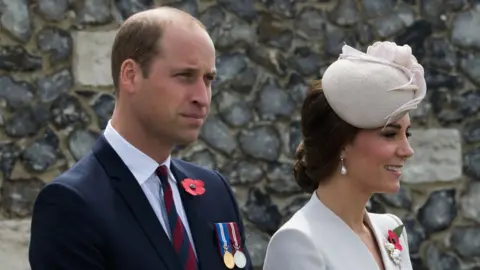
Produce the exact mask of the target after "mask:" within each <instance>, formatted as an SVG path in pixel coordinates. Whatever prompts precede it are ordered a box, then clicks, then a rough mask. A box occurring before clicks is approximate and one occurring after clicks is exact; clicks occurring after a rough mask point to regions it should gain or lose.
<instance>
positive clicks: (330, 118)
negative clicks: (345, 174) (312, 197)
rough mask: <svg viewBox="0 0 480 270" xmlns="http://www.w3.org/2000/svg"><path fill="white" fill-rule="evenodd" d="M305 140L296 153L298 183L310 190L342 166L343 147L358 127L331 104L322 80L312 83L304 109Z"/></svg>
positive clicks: (295, 171)
mask: <svg viewBox="0 0 480 270" xmlns="http://www.w3.org/2000/svg"><path fill="white" fill-rule="evenodd" d="M301 118H302V120H301V129H302V134H303V141H302V142H301V143H300V145H299V146H298V148H297V151H296V153H295V158H296V162H295V165H294V168H293V172H294V176H295V180H296V181H297V183H298V185H299V186H300V187H301V188H302V189H303V190H304V191H305V192H308V193H312V192H313V191H315V189H317V187H318V185H319V184H320V182H322V181H324V180H326V179H327V178H328V177H330V176H331V175H332V174H333V173H334V171H335V170H336V169H339V165H340V154H341V152H342V148H343V147H344V146H345V145H346V144H347V143H348V142H350V141H352V140H353V139H354V138H355V136H356V134H357V133H358V130H359V129H358V128H356V127H354V126H352V125H350V124H347V123H346V122H345V121H343V120H342V119H340V118H339V117H338V116H337V115H336V114H335V112H334V111H333V110H332V108H331V107H330V105H329V104H328V102H327V100H326V98H325V95H324V93H323V89H322V83H321V81H315V82H314V83H313V84H312V86H311V87H310V89H309V91H308V93H307V97H306V98H305V100H304V102H303V106H302V111H301Z"/></svg>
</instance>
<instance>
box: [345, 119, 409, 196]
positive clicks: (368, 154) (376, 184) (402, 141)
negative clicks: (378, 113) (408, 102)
mask: <svg viewBox="0 0 480 270" xmlns="http://www.w3.org/2000/svg"><path fill="white" fill-rule="evenodd" d="M409 128H410V117H409V116H408V115H405V116H404V117H402V118H400V119H399V120H397V121H396V122H394V123H392V124H390V125H388V126H386V127H385V129H383V128H380V129H375V130H361V131H360V132H359V133H358V134H357V136H356V137H355V139H354V141H353V142H352V143H351V144H349V145H348V146H347V147H346V148H345V151H344V152H343V154H344V164H345V167H346V169H347V176H348V177H349V178H351V181H353V183H355V184H356V185H358V187H359V188H360V189H362V190H363V191H364V192H369V193H394V192H397V191H398V190H399V188H400V177H401V175H402V169H403V166H404V164H405V161H406V160H407V159H408V158H410V157H411V156H412V155H413V149H412V148H411V147H410V144H409V143H408V137H409V135H410V134H409V133H408V129H409Z"/></svg>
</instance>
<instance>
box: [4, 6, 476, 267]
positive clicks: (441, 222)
mask: <svg viewBox="0 0 480 270" xmlns="http://www.w3.org/2000/svg"><path fill="white" fill-rule="evenodd" d="M152 2H155V4H165V3H166V1H164V2H162V1H158V0H156V1H153V0H115V1H114V0H77V1H70V3H69V0H36V1H27V0H0V23H1V31H0V100H1V103H0V129H1V130H0V141H1V143H0V171H1V178H0V209H1V214H0V216H1V217H2V218H3V219H10V220H9V221H4V222H3V223H0V237H1V238H2V239H1V240H0V243H3V246H1V247H2V248H1V249H0V253H2V252H3V253H4V254H3V257H2V256H0V257H1V258H8V259H9V260H11V261H12V260H18V262H17V264H15V262H11V263H12V264H11V266H10V267H9V269H26V268H25V267H26V266H19V265H22V263H23V265H25V264H26V261H27V257H26V246H27V245H28V241H27V239H28V237H27V236H28V229H25V228H26V227H28V224H29V223H28V217H29V215H30V214H31V207H32V202H33V201H34V199H35V197H36V194H37V192H38V190H39V189H40V188H41V187H42V186H43V185H44V184H45V183H47V182H49V181H51V179H52V178H53V177H55V176H56V175H58V174H59V173H61V172H62V171H65V170H66V169H67V168H68V167H69V166H71V165H72V164H73V163H74V162H75V161H76V160H78V159H79V158H81V157H82V156H83V155H84V154H85V153H86V152H87V151H89V149H90V147H91V145H92V143H93V142H94V140H95V138H96V137H97V136H98V134H99V132H100V131H101V130H102V129H103V128H104V126H105V124H106V121H107V120H108V119H109V116H110V114H111V113H112V109H113V106H114V98H113V96H112V81H111V78H110V66H109V56H110V46H111V44H112V40H113V37H114V34H115V31H116V28H117V27H118V24H119V23H120V22H121V21H122V20H123V19H124V18H125V17H127V16H129V15H131V14H133V13H135V12H137V11H140V10H142V9H144V8H145V7H146V6H148V5H151V4H152ZM160 2H162V3H160ZM417 2H420V1H414V0H404V1H395V0H358V1H354V0H339V1H328V0H315V1H314V0H297V1H293V0H256V1H255V0H242V1H239V0H216V1H215V0H205V1H203V0H198V1H196V2H195V0H184V1H182V0H172V1H170V3H169V4H171V5H173V6H176V7H180V8H182V9H184V10H187V11H188V12H190V13H192V14H194V15H195V16H197V17H199V18H200V19H201V20H202V21H203V22H204V23H205V24H206V26H207V27H208V30H209V32H210V33H211V35H212V37H213V39H214V41H215V43H216V46H217V49H218V63H217V67H218V69H219V72H220V73H219V77H218V81H217V82H216V83H215V86H214V97H213V104H212V114H211V116H210V117H209V119H208V121H207V122H206V124H205V126H204V129H203V131H202V133H201V139H200V140H199V141H198V142H197V143H196V144H194V145H192V146H191V147H188V148H186V149H179V150H178V151H177V153H176V154H175V155H176V156H178V157H183V158H185V159H188V160H190V161H193V162H196V163H198V164H202V165H204V166H207V167H211V168H215V169H218V170H219V171H221V172H222V173H223V174H224V175H225V176H227V178H228V180H229V181H230V183H231V184H232V185H233V187H234V188H235V192H236V194H237V198H238V200H239V202H240V204H241V208H242V212H243V214H244V218H245V222H246V224H247V228H248V240H247V241H248V245H249V248H250V251H251V252H252V255H253V260H254V263H255V264H256V265H257V266H259V267H261V264H262V261H263V255H264V252H265V248H266V244H267V242H268V239H269V235H271V234H272V233H273V232H274V231H275V230H276V229H277V228H278V227H279V226H280V225H281V224H282V223H283V222H284V221H285V220H286V219H288V218H289V217H290V216H291V215H292V213H293V212H295V211H296V210H297V209H298V208H299V207H301V206H302V204H303V203H305V200H306V199H307V198H308V197H309V195H308V194H302V193H301V192H300V191H299V189H298V187H297V186H296V185H295V184H294V181H293V179H292V176H291V172H290V171H291V165H292V155H293V153H294V151H295V148H296V146H297V145H298V143H299V141H300V139H301V138H300V137H301V135H300V133H299V107H300V105H301V102H302V99H303V98H304V96H305V93H306V84H308V82H309V80H311V79H314V78H318V77H319V76H320V75H321V72H322V70H324V69H325V67H326V66H327V65H328V64H329V63H330V62H331V61H333V60H334V59H335V56H336V55H338V53H339V51H340V48H341V45H342V44H343V43H344V42H347V43H348V44H349V45H352V46H355V47H359V48H361V49H365V48H366V45H367V44H369V43H371V42H372V41H373V40H379V39H388V40H392V41H396V42H397V43H399V44H409V45H410V46H412V48H413V50H414V53H415V55H417V56H418V59H419V61H420V62H421V63H422V64H423V65H424V66H425V69H426V74H427V81H428V88H429V93H428V100H427V101H426V102H425V103H424V104H423V105H422V107H421V108H420V109H419V110H418V111H416V112H415V113H414V115H413V116H412V117H413V121H414V130H413V135H414V136H413V138H412V139H411V142H412V144H413V146H414V147H415V150H416V155H415V157H414V158H413V160H412V161H411V162H410V163H409V165H408V169H407V172H406V177H405V178H404V180H403V188H402V190H401V192H399V193H398V194H396V195H391V196H375V197H374V198H372V200H371V203H370V204H369V206H368V207H369V209H370V210H371V211H374V212H386V211H388V212H392V213H395V214H397V215H399V216H400V217H402V218H403V220H404V222H405V224H406V227H407V231H408V233H409V237H410V238H409V244H410V252H411V255H412V258H413V261H414V265H415V266H414V269H415V270H421V269H439V270H442V269H448V270H454V269H479V268H475V267H479V266H478V265H479V261H480V225H479V224H480V207H479V206H480V181H478V180H479V179H480V148H478V142H479V141H480V117H479V116H478V115H479V114H478V112H479V110H480V93H479V88H478V87H479V86H480V57H479V56H480V53H479V51H480V31H479V29H480V5H478V3H479V1H475V0H470V1H467V0H448V1H447V0H444V1H442V0H424V1H421V4H420V3H417ZM17 220H21V221H19V223H16V222H17ZM2 230H3V231H2ZM19 231H20V232H23V234H22V233H20V234H21V235H22V236H21V237H20V238H16V237H14V235H16V234H18V233H19ZM15 239H16V240H15ZM8 241H10V242H8ZM8 243H11V244H10V245H9V244H8ZM8 248H10V249H12V248H13V249H17V248H18V249H17V250H13V251H12V250H10V253H8ZM2 250H3V251H2ZM5 250H7V251H5ZM5 252H6V253H5ZM5 254H7V255H5ZM12 254H17V257H15V256H13V255H12ZM1 261H2V264H3V265H4V266H5V265H9V264H8V262H7V264H5V262H4V259H2V260H1ZM15 265H17V266H18V268H15ZM475 265H477V266H475ZM22 267H23V268H22Z"/></svg>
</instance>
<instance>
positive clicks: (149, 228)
mask: <svg viewBox="0 0 480 270" xmlns="http://www.w3.org/2000/svg"><path fill="white" fill-rule="evenodd" d="M93 152H94V154H95V155H96V157H97V158H98V160H99V161H100V163H102V164H103V167H104V168H105V171H106V172H107V174H108V175H109V176H110V178H111V179H112V183H113V185H114V187H115V188H116V190H117V191H118V193H119V194H120V195H121V197H122V198H123V199H124V200H125V203H126V204H127V206H128V207H129V208H130V210H131V211H132V214H133V215H134V216H135V219H136V220H137V222H138V223H139V225H140V227H141V228H142V229H143V231H144V232H145V234H146V236H147V238H148V239H149V240H150V243H151V244H152V246H153V247H154V248H155V250H156V251H157V254H158V255H159V256H160V257H161V258H162V260H163V261H164V262H165V264H166V265H167V266H168V269H172V270H173V269H180V268H181V265H180V264H179V262H178V260H176V259H172V258H175V257H176V256H177V254H176V253H175V250H174V249H173V247H172V246H171V245H170V244H169V243H170V240H169V238H168V236H167V235H166V234H165V231H164V230H163V227H162V225H161V224H160V221H159V220H158V219H157V216H156V215H155V212H154V211H153V209H152V207H151V206H150V204H149V202H148V200H147V198H146V197H145V194H144V193H143V190H142V189H141V187H140V186H139V185H138V182H137V181H136V180H135V177H134V176H133V175H132V173H131V172H130V170H129V169H128V168H127V166H126V165H125V164H124V163H123V161H122V160H121V158H120V157H119V156H118V155H117V153H116V152H115V150H114V149H113V148H112V147H111V146H110V144H109V143H108V142H107V141H106V139H105V137H104V136H103V135H101V136H100V137H99V139H98V140H97V142H96V144H95V145H94V148H93Z"/></svg>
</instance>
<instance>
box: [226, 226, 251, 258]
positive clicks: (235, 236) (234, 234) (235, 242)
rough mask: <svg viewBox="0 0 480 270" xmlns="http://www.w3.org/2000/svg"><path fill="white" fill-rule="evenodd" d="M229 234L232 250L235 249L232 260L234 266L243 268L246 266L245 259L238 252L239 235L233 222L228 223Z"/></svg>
mask: <svg viewBox="0 0 480 270" xmlns="http://www.w3.org/2000/svg"><path fill="white" fill-rule="evenodd" d="M228 225H229V228H228V229H229V232H230V234H231V236H232V237H231V240H232V242H233V248H234V249H235V251H234V252H235V253H234V256H233V259H234V261H235V265H236V266H237V267H238V268H244V267H245V266H246V265H247V257H246V256H245V254H244V253H243V252H242V251H241V250H240V241H239V240H240V233H239V231H238V227H237V224H236V223H235V222H230V223H229V224H228Z"/></svg>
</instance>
